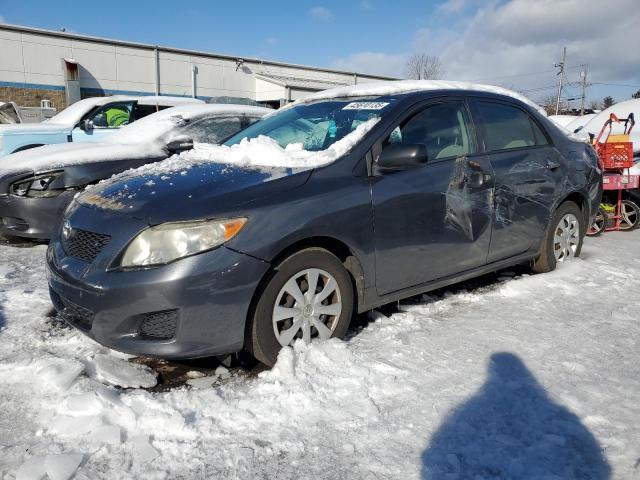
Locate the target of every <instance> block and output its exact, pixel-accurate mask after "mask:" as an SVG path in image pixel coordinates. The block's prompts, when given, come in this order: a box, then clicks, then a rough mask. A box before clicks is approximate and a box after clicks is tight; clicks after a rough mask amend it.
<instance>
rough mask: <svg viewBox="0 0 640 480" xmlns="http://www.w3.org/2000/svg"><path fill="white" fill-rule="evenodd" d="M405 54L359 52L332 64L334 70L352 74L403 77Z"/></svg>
mask: <svg viewBox="0 0 640 480" xmlns="http://www.w3.org/2000/svg"><path fill="white" fill-rule="evenodd" d="M406 58H407V57H406V55H404V54H397V55H395V54H387V53H379V52H359V53H354V54H352V55H349V56H348V57H345V58H339V59H337V60H335V61H334V62H333V64H332V67H333V68H337V69H340V70H348V71H351V72H359V73H370V74H372V75H383V76H389V77H402V74H403V72H404V64H405V62H406Z"/></svg>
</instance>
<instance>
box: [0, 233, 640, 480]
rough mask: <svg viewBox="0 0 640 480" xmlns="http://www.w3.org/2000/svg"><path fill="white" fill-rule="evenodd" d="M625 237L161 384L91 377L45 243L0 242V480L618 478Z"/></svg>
mask: <svg viewBox="0 0 640 480" xmlns="http://www.w3.org/2000/svg"><path fill="white" fill-rule="evenodd" d="M638 241H640V231H634V232H627V233H618V234H616V233H610V234H606V235H603V236H602V237H598V238H588V239H587V240H586V243H585V247H584V249H583V255H582V258H581V259H579V260H576V261H573V262H570V263H567V264H562V265H560V267H559V269H558V270H557V271H555V272H552V273H550V274H545V275H523V274H519V273H517V271H511V272H501V273H500V275H499V276H498V277H497V278H496V277H494V276H489V277H485V278H483V279H477V280H474V281H473V282H468V283H466V284H465V285H462V286H456V287H452V288H451V289H450V290H449V291H447V292H444V293H443V292H442V291H438V292H432V293H430V294H428V295H422V296H420V297H416V298H413V299H409V300H406V301H403V302H401V304H400V308H399V311H397V312H395V313H392V314H391V313H390V314H389V315H388V316H385V315H383V314H382V313H380V312H372V313H370V314H369V315H368V317H369V321H368V322H366V321H364V320H362V319H361V320H360V321H358V322H356V324H354V330H352V331H351V332H350V334H349V339H348V340H347V341H344V342H343V341H338V340H331V341H328V342H324V343H318V344H314V345H310V346H307V345H305V344H304V343H301V342H298V343H296V344H295V345H293V347H290V348H286V349H284V350H283V351H282V353H281V355H280V357H279V359H278V362H277V364H276V366H275V367H274V368H273V369H272V370H270V371H265V372H263V373H260V374H259V375H258V376H247V375H243V376H240V375H231V376H230V377H228V378H226V379H225V378H224V376H225V375H226V374H228V372H225V370H224V369H220V370H219V373H218V372H216V374H215V375H213V376H210V377H203V376H202V375H199V374H190V375H188V376H189V377H190V378H193V379H195V378H208V379H210V378H211V377H217V380H215V383H214V384H211V385H209V386H205V388H194V387H191V386H184V387H178V388H173V389H172V390H170V391H167V392H149V391H145V390H140V389H129V390H121V389H116V388H114V387H112V386H110V385H105V384H104V383H103V382H101V381H99V380H98V379H97V376H96V375H94V374H93V373H92V372H93V370H92V369H93V368H94V367H93V365H94V364H95V363H96V362H95V358H96V356H98V355H106V354H107V351H106V350H105V349H104V348H102V347H100V346H99V345H97V344H95V342H93V341H92V340H90V339H89V338H87V337H86V336H84V335H82V334H81V333H79V332H77V331H76V330H73V329H69V328H63V327H61V326H60V325H59V324H58V323H57V322H56V321H55V320H54V319H52V318H50V316H49V313H48V312H49V309H50V302H49V300H48V298H47V297H48V294H47V286H46V280H45V276H44V254H45V250H46V247H44V246H38V247H35V248H29V249H19V248H15V247H10V246H7V245H0V257H1V258H2V259H3V262H2V263H3V265H6V266H7V270H8V271H9V273H8V274H9V277H5V278H3V277H0V312H1V313H0V324H3V323H4V326H3V327H2V330H0V404H1V405H2V409H0V478H8V479H13V478H14V477H17V478H21V479H26V478H43V477H44V475H45V474H46V475H48V476H49V477H50V478H52V479H53V478H56V479H57V478H59V479H61V480H62V479H64V478H65V476H67V475H73V474H74V472H72V470H75V477H72V478H78V479H86V478H90V479H102V478H185V479H190V478H320V479H330V478H379V479H387V478H388V479H396V478H407V479H410V478H411V479H413V478H415V479H417V478H425V479H426V478H437V479H440V478H460V479H467V478H469V479H475V478H487V477H491V478H563V479H564V478H634V476H636V475H637V468H636V467H635V465H636V462H637V459H638V457H640V449H639V448H640V447H639V445H640V435H639V433H638V430H637V429H636V428H632V427H633V425H635V423H636V420H637V418H638V416H640V405H639V404H638V402H637V397H638V394H639V393H640V364H639V362H638V343H639V342H640V328H639V327H638V314H637V312H638V310H639V309H640V298H639V297H638V295H636V294H635V292H637V291H638V290H639V289H640V261H639V260H638V258H637V255H636V252H637V245H638ZM620 258H626V259H627V261H625V262H620ZM603 291H606V292H607V295H608V296H609V298H621V299H624V301H619V302H607V301H602V292H603ZM558 312H561V314H560V315H558ZM387 313H389V312H387ZM110 357H113V358H114V359H117V360H118V361H119V362H123V364H126V362H124V360H123V359H122V358H119V357H116V356H113V355H110ZM98 358H100V357H98ZM76 362H80V363H83V364H84V365H85V370H84V373H81V374H79V375H78V376H77V377H76V378H75V379H74V380H73V381H72V383H71V385H70V386H69V388H68V389H67V390H64V389H61V388H58V387H56V386H54V385H61V384H63V383H68V382H61V381H59V379H61V378H68V376H67V375H62V373H63V372H72V371H73V368H72V367H73V366H74V365H76ZM100 362H101V360H98V363H100ZM106 363H110V362H106ZM48 364H51V365H55V366H57V367H59V368H52V369H47V368H46V367H47V365H48ZM123 364H120V363H117V366H118V368H119V367H122V366H123ZM95 370H96V371H97V370H98V369H97V368H96V369H95ZM41 372H48V373H46V375H47V378H48V379H54V380H53V381H49V382H45V379H44V377H43V376H41ZM56 379H57V380H56ZM208 381H209V380H207V382H208ZM47 459H48V460H47ZM70 472H71V473H70ZM18 475H19V476H18ZM56 475H59V476H56ZM67 478H68V477H67Z"/></svg>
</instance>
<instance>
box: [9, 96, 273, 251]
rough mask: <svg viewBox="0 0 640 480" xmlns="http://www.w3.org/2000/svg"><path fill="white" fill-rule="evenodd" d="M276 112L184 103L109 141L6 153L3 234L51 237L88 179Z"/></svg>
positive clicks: (210, 139) (212, 139) (222, 135)
mask: <svg viewBox="0 0 640 480" xmlns="http://www.w3.org/2000/svg"><path fill="white" fill-rule="evenodd" d="M271 112H273V110H270V109H267V108H261V107H253V106H247V105H228V104H215V105H207V104H202V105H184V106H181V107H173V108H169V109H166V110H163V111H162V112H157V113H154V114H152V115H149V116H148V117H146V118H144V119H142V120H140V121H138V122H136V123H134V124H132V125H130V126H128V127H125V128H123V129H122V130H120V131H119V132H117V133H115V134H114V135H112V136H111V137H110V138H108V139H106V140H105V141H103V142H99V143H64V144H60V145H45V146H43V147H39V148H34V149H31V150H26V151H23V152H18V153H14V154H12V155H9V156H7V157H4V158H3V159H0V234H6V235H10V236H19V237H26V238H39V239H46V238H49V237H50V235H51V233H52V231H53V230H54V229H55V227H56V226H57V224H58V220H59V218H60V217H61V215H62V212H63V211H64V209H65V208H66V207H67V205H68V204H69V202H71V200H72V199H73V197H74V195H75V194H76V193H77V192H78V191H80V190H82V189H83V188H85V187H86V186H87V185H90V184H94V183H97V182H99V181H100V180H103V179H105V178H109V177H111V176H112V175H114V174H116V173H120V172H122V171H125V170H127V169H129V168H136V167H140V166H142V165H146V164H149V163H153V162H158V161H160V160H164V159H165V158H167V157H169V156H171V155H173V154H175V153H179V152H181V151H184V150H189V149H191V148H193V145H194V143H196V144H197V143H213V144H215V143H219V142H221V141H223V140H225V139H226V138H227V137H230V136H231V135H234V134H236V133H238V132H239V131H240V130H243V129H244V128H246V127H248V126H249V125H251V124H253V123H255V122H257V121H258V120H260V119H261V118H262V117H264V116H265V115H266V114H268V113H271ZM3 165H4V166H3Z"/></svg>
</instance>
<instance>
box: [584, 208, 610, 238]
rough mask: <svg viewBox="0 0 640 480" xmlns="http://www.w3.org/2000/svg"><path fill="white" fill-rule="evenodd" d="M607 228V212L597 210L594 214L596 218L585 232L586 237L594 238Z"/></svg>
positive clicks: (600, 209)
mask: <svg viewBox="0 0 640 480" xmlns="http://www.w3.org/2000/svg"><path fill="white" fill-rule="evenodd" d="M606 227H607V212H605V211H604V210H603V209H602V208H598V211H597V212H596V216H595V218H594V219H593V223H592V224H591V226H590V227H589V230H587V235H588V236H590V237H596V236H598V235H600V234H601V233H602V232H604V230H605V228H606Z"/></svg>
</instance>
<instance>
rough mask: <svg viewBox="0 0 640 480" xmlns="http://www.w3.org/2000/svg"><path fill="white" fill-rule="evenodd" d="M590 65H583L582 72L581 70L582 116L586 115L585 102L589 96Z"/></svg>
mask: <svg viewBox="0 0 640 480" xmlns="http://www.w3.org/2000/svg"><path fill="white" fill-rule="evenodd" d="M588 68H589V66H588V65H586V64H585V65H582V72H580V77H581V79H580V80H581V82H580V83H581V86H582V98H581V99H580V116H583V115H584V102H585V98H586V96H587V69H588Z"/></svg>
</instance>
